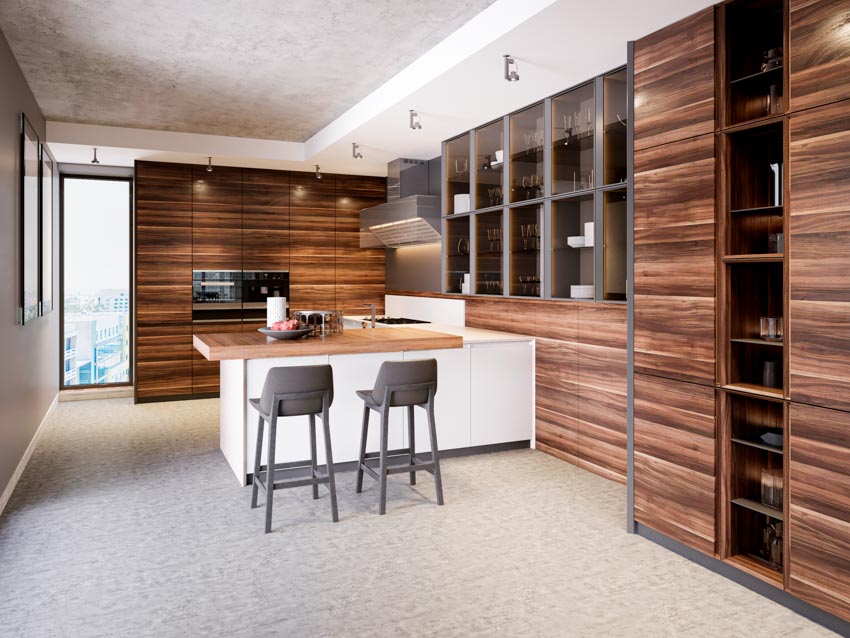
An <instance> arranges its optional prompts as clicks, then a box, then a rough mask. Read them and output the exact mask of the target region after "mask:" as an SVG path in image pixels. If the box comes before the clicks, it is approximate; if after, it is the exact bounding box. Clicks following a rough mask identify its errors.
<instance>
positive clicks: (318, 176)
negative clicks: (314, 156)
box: [316, 164, 322, 179]
mask: <svg viewBox="0 0 850 638" xmlns="http://www.w3.org/2000/svg"><path fill="white" fill-rule="evenodd" d="M316 179H322V171H320V170H319V165H318V164H316Z"/></svg>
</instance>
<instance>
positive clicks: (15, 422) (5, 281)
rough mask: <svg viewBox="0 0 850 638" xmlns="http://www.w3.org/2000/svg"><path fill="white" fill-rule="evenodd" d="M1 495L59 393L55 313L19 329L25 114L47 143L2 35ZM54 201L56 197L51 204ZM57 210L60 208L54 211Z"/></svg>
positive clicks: (56, 257) (56, 254)
mask: <svg viewBox="0 0 850 638" xmlns="http://www.w3.org/2000/svg"><path fill="white" fill-rule="evenodd" d="M0 87H2V90H0V277H2V280H0V282H2V283H0V357H2V359H0V493H2V492H3V490H5V488H6V486H7V485H8V483H9V480H10V479H11V478H12V474H13V473H14V472H15V469H16V468H17V466H18V464H19V463H20V461H21V458H22V457H23V455H24V452H25V451H26V449H27V446H29V444H30V441H32V438H33V436H34V435H35V433H36V430H37V429H38V426H39V424H40V423H41V421H42V419H43V418H44V415H45V413H46V412H47V410H48V409H49V407H50V404H51V402H52V401H53V398H54V397H55V396H56V393H57V392H58V387H59V311H58V308H57V309H54V310H53V312H51V313H50V314H48V315H47V316H45V317H39V318H38V319H36V320H35V321H33V322H31V323H28V324H27V325H26V326H21V325H19V324H18V306H19V295H20V281H19V278H20V249H19V245H18V241H19V231H20V228H19V227H20V220H19V216H20V199H19V187H18V181H19V179H20V172H19V171H20V168H19V161H18V155H19V153H20V135H19V132H18V131H19V124H18V118H19V116H20V113H21V112H22V111H23V112H24V113H26V115H27V119H28V120H29V121H30V123H31V124H32V126H33V127H34V128H35V130H36V133H38V136H39V139H41V140H44V137H45V122H44V116H42V114H41V110H40V109H39V108H38V105H37V104H36V102H35V98H34V97H33V95H32V92H31V91H30V89H29V86H27V83H26V81H25V80H24V76H23V74H22V73H21V70H20V68H18V64H17V62H16V61H15V58H14V56H13V55H12V51H11V49H9V45H8V43H7V42H6V38H5V36H3V35H2V33H0ZM55 201H57V202H58V198H57V199H56V200H55ZM57 208H58V207H57ZM58 222H59V220H58V216H57V219H55V220H54V223H53V228H54V229H55V235H54V236H55V238H56V239H55V240H54V246H55V247H56V250H55V251H54V259H53V263H54V266H55V267H54V276H53V280H54V291H53V299H54V304H55V305H57V306H58V303H59V297H58V293H59V286H58V281H59V272H58V264H59V252H58V246H59V242H58V228H59V223H58Z"/></svg>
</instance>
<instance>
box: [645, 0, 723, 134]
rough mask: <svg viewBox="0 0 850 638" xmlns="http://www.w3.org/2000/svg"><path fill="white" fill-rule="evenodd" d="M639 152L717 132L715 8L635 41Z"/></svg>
mask: <svg viewBox="0 0 850 638" xmlns="http://www.w3.org/2000/svg"><path fill="white" fill-rule="evenodd" d="M634 74H635V80H634V82H635V87H634V91H635V122H634V132H635V133H634V135H635V150H640V149H645V148H650V147H652V146H658V145H659V144H665V143H668V142H674V141H677V140H682V139H685V138H688V137H693V136H696V135H701V134H703V133H710V132H712V131H713V130H714V108H715V107H714V83H715V80H714V8H713V7H709V8H707V9H704V10H702V11H699V12H697V13H695V14H693V15H691V16H689V17H687V18H685V19H684V20H680V21H679V22H676V23H675V24H671V25H669V26H667V27H664V28H663V29H660V30H658V31H656V32H655V33H652V34H650V35H648V36H646V37H644V38H641V39H640V40H637V41H636V42H635V58H634Z"/></svg>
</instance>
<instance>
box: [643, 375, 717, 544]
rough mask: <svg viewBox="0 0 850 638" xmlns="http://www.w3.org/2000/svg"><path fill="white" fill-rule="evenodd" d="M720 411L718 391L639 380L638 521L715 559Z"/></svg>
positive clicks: (648, 378)
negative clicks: (717, 447) (717, 428)
mask: <svg viewBox="0 0 850 638" xmlns="http://www.w3.org/2000/svg"><path fill="white" fill-rule="evenodd" d="M715 411H716V406H715V397H714V390H713V389H712V388H709V387H705V386H701V385H697V384H692V383H683V382H681V381H674V380H670V379H663V378H660V377H653V376H649V375H643V374H636V375H635V428H634V429H635V520H637V521H638V522H640V523H643V524H645V525H647V526H649V527H651V528H653V529H655V530H656V531H659V532H661V533H663V534H666V535H668V536H670V537H671V538H674V539H676V540H678V541H680V542H682V543H685V544H687V545H689V546H691V547H693V548H694V549H697V550H699V551H701V552H704V553H706V554H708V555H710V556H713V555H714V553H715V543H716V538H717V531H716V520H715V519H716V516H715V493H716V483H717V480H716V474H717V468H716V463H715V457H716V436H717V435H716V419H715Z"/></svg>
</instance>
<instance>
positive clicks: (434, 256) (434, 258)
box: [386, 244, 441, 292]
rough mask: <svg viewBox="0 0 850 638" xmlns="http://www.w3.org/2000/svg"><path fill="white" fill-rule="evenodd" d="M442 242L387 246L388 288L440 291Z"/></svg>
mask: <svg viewBox="0 0 850 638" xmlns="http://www.w3.org/2000/svg"><path fill="white" fill-rule="evenodd" d="M440 255H441V253H440V244H426V245H425V246H408V247H406V248H387V261H386V271H387V272H386V276H387V290H410V291H414V292H440V259H441V256H440Z"/></svg>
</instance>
